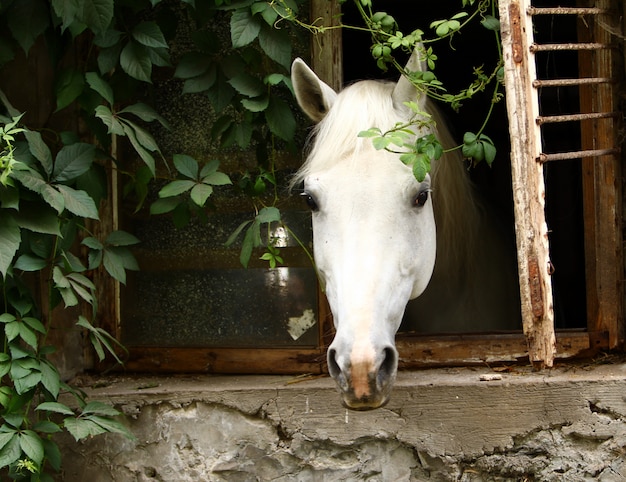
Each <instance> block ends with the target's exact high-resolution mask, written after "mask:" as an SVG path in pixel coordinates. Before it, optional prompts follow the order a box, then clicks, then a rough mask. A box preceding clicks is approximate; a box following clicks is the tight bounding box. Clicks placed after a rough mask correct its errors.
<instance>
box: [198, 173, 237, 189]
mask: <svg viewBox="0 0 626 482" xmlns="http://www.w3.org/2000/svg"><path fill="white" fill-rule="evenodd" d="M202 182H203V183H204V184H211V185H213V186H225V185H228V184H232V183H233V182H232V181H231V180H230V177H228V174H224V173H223V172H212V173H210V174H207V175H206V176H205V177H203V178H202Z"/></svg>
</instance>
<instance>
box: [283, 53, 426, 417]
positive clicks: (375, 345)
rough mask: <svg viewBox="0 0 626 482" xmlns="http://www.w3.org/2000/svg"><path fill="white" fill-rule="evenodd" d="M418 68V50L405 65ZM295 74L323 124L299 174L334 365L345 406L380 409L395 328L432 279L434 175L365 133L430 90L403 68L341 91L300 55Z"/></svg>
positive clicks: (304, 100) (391, 122) (305, 101)
mask: <svg viewBox="0 0 626 482" xmlns="http://www.w3.org/2000/svg"><path fill="white" fill-rule="evenodd" d="M420 68H421V65H420V62H419V60H418V56H417V54H415V53H414V55H413V57H412V58H411V60H410V61H409V64H408V65H407V70H409V71H416V70H420ZM291 76H292V81H293V86H294V91H295V94H296V98H297V101H298V103H299V105H300V107H301V108H302V110H303V111H304V112H305V113H306V114H307V115H308V116H309V117H310V118H311V119H312V120H313V121H314V122H316V123H317V125H316V127H315V131H314V136H313V140H312V145H311V149H310V152H309V155H308V157H307V160H306V162H305V164H304V165H303V167H302V168H301V170H300V171H299V173H298V175H297V176H296V177H297V179H298V180H301V181H303V182H304V193H303V195H304V197H305V199H306V201H307V203H308V204H309V206H310V208H311V210H312V212H313V214H312V222H313V237H314V258H315V263H316V266H317V269H318V273H319V275H320V278H321V281H322V283H323V285H324V286H325V292H326V295H327V298H328V301H329V303H330V307H331V311H332V313H333V320H334V324H335V329H336V333H335V337H334V339H333V342H332V343H331V345H330V347H329V349H328V355H327V357H328V369H329V372H330V375H331V376H332V377H333V378H334V379H335V381H336V382H337V385H338V387H339V389H340V391H341V393H342V396H343V402H344V405H345V406H346V407H348V408H351V409H355V410H367V409H372V408H377V407H380V406H382V405H384V404H385V403H387V401H388V400H389V395H390V392H391V388H392V386H393V383H394V380H395V378H396V372H397V367H398V351H397V349H396V347H395V334H396V332H397V330H398V328H399V327H400V323H401V321H402V316H403V313H404V309H405V307H406V304H407V302H408V301H409V299H412V298H415V297H417V296H419V295H420V294H421V293H422V292H423V291H424V289H425V288H426V286H427V285H428V283H429V280H430V278H431V275H432V272H433V267H434V264H435V251H436V233H435V220H434V215H433V205H432V199H431V195H430V194H431V185H430V183H431V179H430V176H428V175H427V176H426V178H425V179H424V180H423V181H422V182H418V181H417V180H416V178H415V176H414V175H413V173H412V170H411V169H410V168H409V167H407V166H405V165H404V164H403V163H402V162H401V161H400V160H399V154H397V153H393V152H389V151H387V150H376V149H375V148H374V147H373V145H372V142H371V141H370V140H369V139H364V138H359V137H358V134H359V132H360V131H363V130H366V129H369V128H371V127H378V128H380V129H381V130H383V131H385V130H387V129H391V128H392V127H394V126H395V124H396V123H397V122H406V121H407V120H409V118H410V117H411V116H412V111H411V110H410V109H408V108H407V107H406V105H405V102H407V101H413V102H418V103H419V104H420V105H421V106H422V108H423V109H426V102H427V101H426V96H425V95H423V94H421V93H419V92H418V91H417V89H415V88H414V86H413V85H412V84H411V83H410V82H409V81H408V80H406V79H405V78H403V77H402V78H401V79H400V80H399V81H398V83H396V84H393V83H386V82H376V81H362V82H357V83H356V84H353V85H351V86H349V87H347V88H346V89H344V90H342V91H341V92H339V93H337V92H335V91H334V90H333V89H332V88H331V87H329V86H328V85H327V84H325V83H324V82H323V81H322V80H320V79H319V77H318V76H317V75H316V74H315V73H314V72H313V71H312V70H311V69H310V68H309V67H308V66H307V65H306V64H305V63H304V62H303V61H302V60H300V59H296V60H295V61H294V63H293V66H292V75H291ZM414 130H415V131H416V132H415V134H416V135H424V134H426V133H427V132H428V131H425V130H424V128H421V130H422V132H417V131H418V129H414Z"/></svg>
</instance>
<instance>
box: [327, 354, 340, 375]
mask: <svg viewBox="0 0 626 482" xmlns="http://www.w3.org/2000/svg"><path fill="white" fill-rule="evenodd" d="M327 358H328V373H330V376H331V377H333V378H334V379H335V380H337V377H339V375H341V368H339V363H337V350H335V349H334V348H330V349H329V350H328V357H327Z"/></svg>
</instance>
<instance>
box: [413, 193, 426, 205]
mask: <svg viewBox="0 0 626 482" xmlns="http://www.w3.org/2000/svg"><path fill="white" fill-rule="evenodd" d="M428 192H429V191H422V192H420V193H419V194H418V195H417V196H416V197H415V200H414V201H413V205H414V206H417V207H420V208H421V207H422V206H423V205H424V204H426V201H428Z"/></svg>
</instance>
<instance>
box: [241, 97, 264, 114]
mask: <svg viewBox="0 0 626 482" xmlns="http://www.w3.org/2000/svg"><path fill="white" fill-rule="evenodd" d="M269 104H270V98H269V96H267V95H264V96H262V97H256V98H254V99H241V105H243V106H244V108H246V109H247V110H249V111H250V112H263V111H264V110H265V109H267V106H268V105H269Z"/></svg>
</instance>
